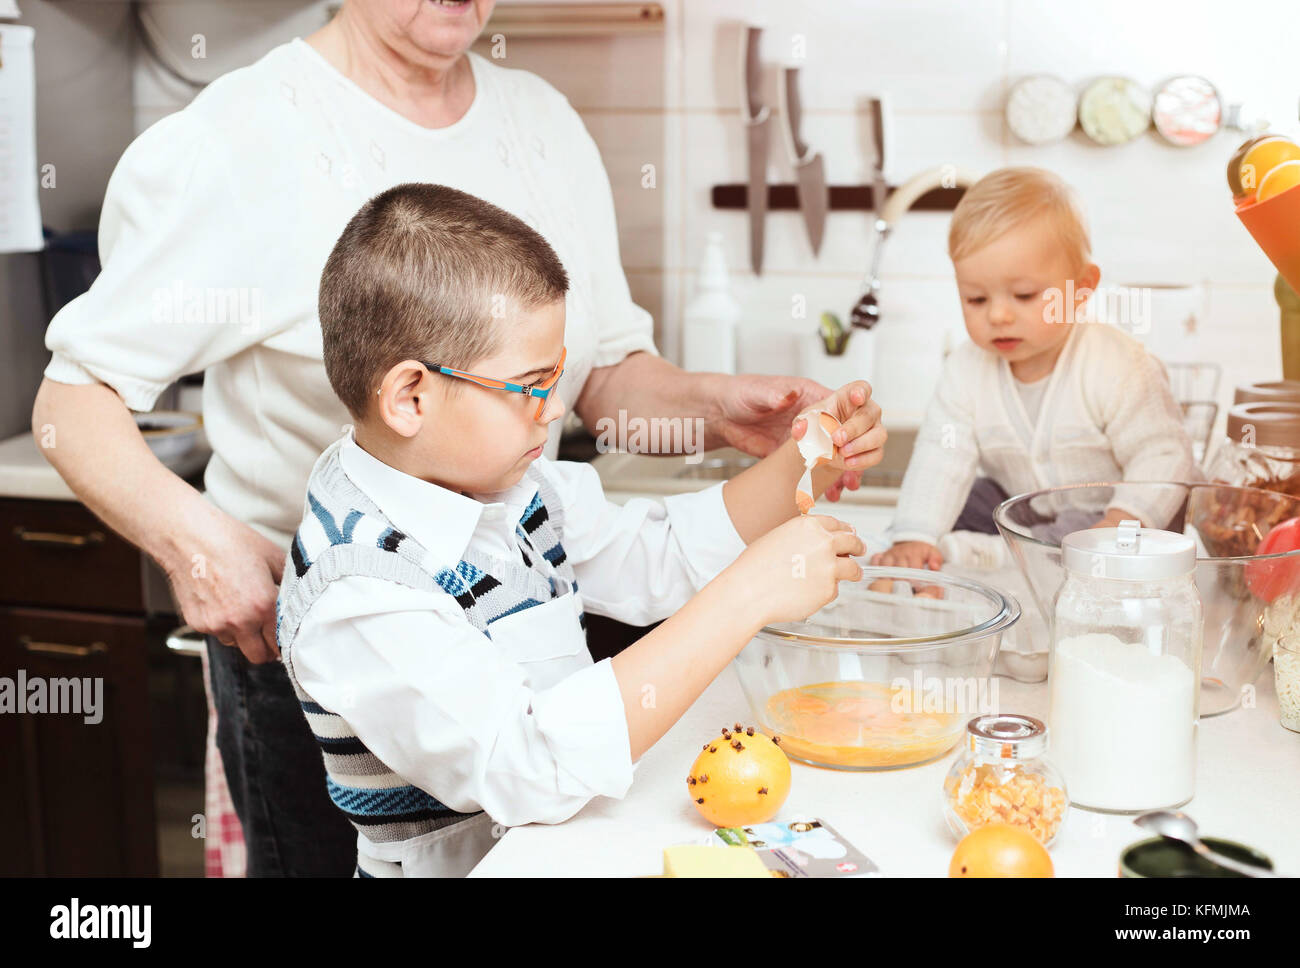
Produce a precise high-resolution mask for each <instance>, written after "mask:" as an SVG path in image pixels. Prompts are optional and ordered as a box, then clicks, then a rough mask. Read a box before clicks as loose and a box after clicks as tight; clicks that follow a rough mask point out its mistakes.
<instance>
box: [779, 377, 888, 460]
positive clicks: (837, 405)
mask: <svg viewBox="0 0 1300 968" xmlns="http://www.w3.org/2000/svg"><path fill="white" fill-rule="evenodd" d="M813 406H814V407H815V408H816V409H818V410H825V411H827V412H828V413H831V414H833V415H834V416H835V419H836V420H838V421H839V422H840V425H841V426H840V428H839V430H837V431H835V435H834V436H833V437H832V438H831V443H833V444H834V445H835V446H836V447H837V448H839V452H840V456H841V457H842V458H843V461H844V463H843V466H844V467H846V468H847V469H848V470H850V471H862V470H865V469H866V468H868V467H874V466H875V465H876V464H879V463H880V461H881V460H882V459H883V458H884V456H885V451H884V447H885V440H886V438H887V437H888V436H889V434H888V433H887V432H886V431H885V428H884V426H883V425H882V424H881V423H880V415H881V411H880V405H879V404H878V403H876V402H875V401H874V400H872V399H871V387H870V385H868V384H867V382H866V381H865V380H855V381H853V382H852V383H846V384H845V385H844V386H842V387H840V389H838V390H836V391H835V392H834V393H832V394H831V395H830V396H829V397H827V398H826V399H825V400H822V401H821V402H820V403H815V404H813ZM807 432H808V421H807V420H805V419H804V418H802V417H800V418H799V419H797V420H795V422H794V424H793V425H792V426H791V428H790V436H791V437H793V438H794V439H795V440H802V439H803V436H804V434H806V433H807Z"/></svg>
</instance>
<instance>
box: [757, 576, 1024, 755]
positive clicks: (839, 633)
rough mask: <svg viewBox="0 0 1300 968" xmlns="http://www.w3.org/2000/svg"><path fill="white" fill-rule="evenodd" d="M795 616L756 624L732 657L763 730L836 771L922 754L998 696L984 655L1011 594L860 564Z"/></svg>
mask: <svg viewBox="0 0 1300 968" xmlns="http://www.w3.org/2000/svg"><path fill="white" fill-rule="evenodd" d="M862 571H863V577H862V579H861V580H860V581H857V582H841V583H840V592H839V597H837V598H836V599H835V601H833V602H831V603H830V604H828V605H826V606H825V607H824V608H822V609H820V610H819V611H818V612H816V613H815V614H813V615H812V616H810V617H809V618H808V619H807V620H805V621H802V622H783V623H780V624H777V625H769V626H766V627H764V628H763V630H762V631H760V632H759V633H758V635H756V636H755V637H754V638H753V639H752V640H751V641H750V643H749V644H748V645H747V646H745V648H744V649H742V650H741V652H740V654H739V655H738V656H736V658H735V660H734V662H735V667H736V671H737V673H738V674H739V676H740V684H741V687H742V688H743V689H744V690H745V696H746V697H747V698H748V700H749V704H750V706H751V707H752V709H753V713H754V718H755V719H756V720H757V721H758V722H759V724H760V725H761V726H762V729H763V731H764V732H767V733H769V734H771V735H773V736H776V737H779V738H780V742H781V748H782V749H784V750H785V751H786V753H787V754H788V755H789V756H791V757H792V758H793V759H797V760H802V761H803V762H805V763H812V764H814V765H816V766H828V767H833V768H835V769H841V770H888V769H894V768H896V767H900V766H911V765H913V764H916V763H925V762H928V761H930V760H933V759H936V758H938V757H940V756H943V755H944V754H945V753H947V752H948V751H949V750H950V749H952V748H953V746H954V745H956V743H957V740H958V739H959V738H960V736H961V734H962V730H963V729H964V728H965V726H966V722H967V721H968V720H969V719H970V718H971V716H974V715H976V714H977V713H980V712H986V711H989V710H990V709H992V708H994V707H995V706H996V701H997V696H996V693H995V689H996V684H995V683H993V681H992V680H993V662H994V659H995V658H996V656H997V652H998V644H999V642H1000V640H1001V638H1002V633H1003V632H1005V631H1006V630H1007V629H1008V628H1010V627H1011V626H1012V625H1014V624H1015V622H1016V620H1017V619H1018V618H1019V617H1020V605H1019V604H1018V603H1017V602H1016V601H1015V599H1013V598H1010V597H1008V596H1006V595H1003V594H1002V593H1001V592H998V591H996V590H994V589H992V588H989V587H987V586H986V585H982V584H980V583H979V582H975V581H970V580H967V579H964V578H956V577H953V576H950V575H943V574H940V573H938V572H933V571H919V570H915V569H911V568H863V569H862Z"/></svg>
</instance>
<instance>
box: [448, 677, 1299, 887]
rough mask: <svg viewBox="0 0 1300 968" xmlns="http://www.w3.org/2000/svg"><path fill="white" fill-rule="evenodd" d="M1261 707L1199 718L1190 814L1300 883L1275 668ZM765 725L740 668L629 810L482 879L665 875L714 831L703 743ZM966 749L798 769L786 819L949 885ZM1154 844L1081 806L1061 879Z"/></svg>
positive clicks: (589, 818) (1111, 871)
mask: <svg viewBox="0 0 1300 968" xmlns="http://www.w3.org/2000/svg"><path fill="white" fill-rule="evenodd" d="M997 683H998V690H999V699H1000V707H1001V709H1002V710H1003V711H1005V712H1021V713H1028V714H1030V715H1035V716H1039V717H1043V716H1044V715H1045V713H1046V711H1047V704H1048V694H1047V684H1046V683H1045V682H1044V683H1037V684H1034V685H1026V684H1023V683H1018V682H1014V681H1012V680H1010V679H1006V678H999V679H998V680H997ZM1255 688H1256V705H1255V707H1254V708H1238V709H1237V710H1235V711H1233V712H1230V713H1226V714H1224V715H1221V716H1215V717H1212V718H1210V719H1205V720H1202V721H1201V726H1200V745H1199V751H1198V770H1197V793H1196V796H1195V798H1194V799H1193V800H1192V801H1191V803H1189V804H1188V805H1187V806H1185V807H1184V808H1183V809H1184V810H1185V811H1186V812H1187V813H1188V814H1189V815H1190V816H1192V817H1193V818H1194V819H1195V820H1196V821H1197V823H1199V824H1200V828H1201V833H1202V834H1203V835H1208V836H1217V837H1226V838H1229V839H1232V840H1239V841H1241V842H1242V843H1245V844H1249V845H1250V846H1252V847H1255V848H1257V849H1258V850H1261V851H1263V852H1264V853H1265V854H1267V855H1269V857H1271V858H1272V860H1273V863H1274V866H1275V867H1276V868H1277V869H1278V870H1280V871H1285V872H1294V873H1300V819H1297V814H1296V806H1297V804H1300V733H1293V732H1290V731H1288V730H1286V729H1284V728H1283V727H1282V726H1281V725H1280V724H1279V723H1278V711H1277V699H1276V696H1275V694H1274V689H1273V669H1272V666H1271V665H1270V666H1268V667H1267V668H1266V669H1265V671H1264V674H1263V675H1261V676H1260V678H1259V680H1258V681H1257V682H1256V684H1255ZM737 721H740V722H742V723H751V722H753V717H752V715H751V713H750V711H749V706H748V704H747V703H746V701H745V698H744V694H743V693H742V692H741V689H740V682H739V680H738V679H737V678H736V673H735V671H734V669H733V668H732V667H731V666H728V667H727V669H726V670H724V671H723V673H722V674H721V675H720V676H719V677H718V678H717V679H716V680H714V682H713V684H712V685H711V686H710V687H709V688H708V689H707V690H706V691H705V692H704V694H703V695H702V696H701V697H700V698H699V699H698V700H697V701H696V702H695V704H694V705H693V706H691V708H690V709H689V710H687V712H686V714H685V715H684V716H683V717H682V719H681V720H680V721H679V722H678V723H677V725H676V726H674V727H673V728H672V729H671V730H670V731H669V732H668V734H667V735H666V736H664V737H663V738H662V739H661V740H660V741H659V742H658V743H657V744H656V745H655V746H654V747H653V748H652V749H651V750H650V751H649V752H648V753H647V754H646V755H645V756H644V757H642V759H641V761H640V763H639V764H638V766H637V770H636V779H635V781H634V783H633V785H632V789H631V790H630V791H629V792H628V795H627V796H626V797H625V798H624V799H622V800H611V799H608V798H606V797H598V798H597V799H595V800H593V801H592V802H591V803H589V804H588V805H587V806H586V807H585V808H584V809H583V810H582V811H580V812H579V813H578V814H577V815H576V816H574V817H573V818H571V819H570V820H568V821H566V822H565V823H562V824H555V825H543V824H529V825H527V826H523V827H515V828H512V829H510V830H508V831H507V832H506V833H505V835H504V836H503V837H502V839H501V842H500V843H499V844H497V846H496V847H494V848H493V849H492V851H491V852H490V853H489V854H488V856H487V857H485V858H484V859H483V861H482V862H480V863H479V865H478V866H477V867H476V868H475V869H474V870H473V872H472V873H471V875H470V876H472V877H493V876H536V877H555V876H597V877H604V876H613V877H618V876H633V875H647V874H660V873H662V871H663V848H664V847H666V846H669V845H671V844H681V843H701V842H703V839H704V838H707V837H708V835H709V833H710V831H711V827H710V825H709V824H708V823H707V822H706V821H705V820H704V819H703V818H702V817H701V816H700V815H699V814H698V813H697V812H696V810H695V806H694V805H693V804H692V803H691V802H690V799H689V797H688V796H687V792H686V774H687V773H688V772H689V771H690V767H691V764H692V763H693V762H694V761H695V757H696V755H697V754H698V753H699V750H700V746H701V744H702V743H703V742H704V741H705V740H707V739H709V738H710V737H712V736H716V735H717V734H718V732H719V730H720V729H721V727H722V726H723V725H727V726H730V725H731V724H732V723H734V722H737ZM955 756H956V752H955V751H954V752H953V753H951V754H949V755H948V756H945V757H944V758H943V759H941V760H939V761H938V762H935V763H930V764H927V765H924V766H916V767H910V768H908V769H901V770H891V771H886V772H878V773H851V772H845V771H838V770H828V769H821V768H818V767H813V766H807V765H804V764H802V763H797V762H794V761H791V766H792V768H793V782H792V785H791V789H790V796H789V798H788V799H787V800H786V802H785V805H784V806H783V807H782V809H781V812H780V814H778V818H780V817H789V816H794V815H796V814H802V815H812V816H816V817H821V818H823V819H825V820H826V821H827V822H828V823H830V824H831V825H832V826H833V827H835V828H836V829H837V830H838V831H839V832H840V833H841V834H842V835H843V836H844V837H846V838H847V839H848V840H850V841H851V842H852V843H853V844H854V845H855V846H857V847H858V848H859V849H860V850H861V851H862V852H863V853H864V854H866V855H867V856H868V857H870V858H871V859H872V860H874V861H875V862H876V863H877V864H878V865H879V867H880V870H881V872H882V873H883V874H885V875H903V876H913V875H921V876H924V875H946V873H947V870H948V861H949V858H950V857H951V855H952V851H953V848H954V846H955V841H954V839H953V837H952V835H951V834H950V833H949V831H948V828H947V826H946V825H945V823H944V819H943V809H942V796H941V792H940V791H941V789H942V783H943V777H944V775H945V774H946V773H947V771H948V768H949V767H950V766H951V764H952V761H953V759H954V758H955ZM1145 836H1146V835H1145V834H1144V833H1143V831H1141V830H1140V829H1138V828H1137V827H1135V826H1133V823H1132V819H1131V818H1129V817H1121V816H1110V815H1103V814H1095V813H1088V812H1085V811H1082V810H1071V811H1070V814H1069V816H1068V818H1067V819H1066V824H1065V828H1064V829H1063V830H1062V831H1061V833H1060V835H1059V837H1058V838H1057V841H1056V843H1055V844H1053V846H1052V860H1053V862H1054V863H1055V865H1056V872H1057V874H1058V875H1065V876H1103V877H1113V876H1115V874H1116V871H1117V868H1118V861H1119V855H1120V851H1121V850H1122V849H1123V848H1124V847H1125V846H1127V845H1128V844H1130V843H1133V842H1135V841H1137V840H1141V839H1143V838H1144V837H1145Z"/></svg>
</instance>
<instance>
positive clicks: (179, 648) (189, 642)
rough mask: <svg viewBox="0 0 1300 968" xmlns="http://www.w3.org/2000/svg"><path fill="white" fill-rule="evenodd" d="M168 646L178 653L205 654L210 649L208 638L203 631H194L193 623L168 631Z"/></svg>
mask: <svg viewBox="0 0 1300 968" xmlns="http://www.w3.org/2000/svg"><path fill="white" fill-rule="evenodd" d="M167 648H169V649H171V651H173V652H175V653H176V654H177V655H194V656H198V655H203V653H204V652H206V651H207V649H208V640H207V637H206V636H204V634H203V633H202V632H196V631H194V627H193V626H191V625H182V626H181V627H180V628H175V629H172V630H171V631H170V632H169V633H167Z"/></svg>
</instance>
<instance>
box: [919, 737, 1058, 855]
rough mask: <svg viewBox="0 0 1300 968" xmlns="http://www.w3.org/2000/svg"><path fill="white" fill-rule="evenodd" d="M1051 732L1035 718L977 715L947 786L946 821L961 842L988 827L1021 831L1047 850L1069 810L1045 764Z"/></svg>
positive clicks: (1053, 769) (1054, 774) (1052, 769)
mask: <svg viewBox="0 0 1300 968" xmlns="http://www.w3.org/2000/svg"><path fill="white" fill-rule="evenodd" d="M1046 753H1047V727H1046V726H1045V725H1043V723H1042V721H1041V720H1038V719H1035V718H1034V717H1032V716H1020V715H1013V714H1007V715H990V716H976V717H975V718H974V719H972V720H971V721H970V722H969V723H967V724H966V737H965V746H964V749H963V751H962V753H961V754H960V755H959V756H958V757H957V761H956V762H955V763H953V765H952V769H951V770H949V771H948V775H947V777H945V778H944V781H943V806H944V810H943V812H944V817H945V819H946V820H947V821H948V826H949V828H951V830H952V832H953V833H954V834H955V835H956V836H957V837H959V838H960V837H964V836H966V834H968V833H970V832H971V831H972V830H974V829H975V828H976V827H982V826H984V825H985V824H988V823H1008V824H1011V825H1013V826H1016V827H1022V828H1023V829H1025V830H1026V831H1028V832H1029V833H1031V834H1033V836H1034V837H1036V838H1037V839H1038V840H1039V842H1040V843H1042V844H1043V845H1044V846H1047V845H1049V844H1051V843H1052V841H1054V840H1055V839H1056V834H1057V832H1058V831H1059V830H1060V829H1061V824H1062V823H1063V822H1064V820H1065V814H1066V811H1067V810H1068V809H1069V802H1070V801H1069V797H1068V796H1067V795H1066V792H1065V781H1064V780H1063V779H1062V778H1061V774H1060V773H1059V772H1057V769H1056V767H1055V766H1053V765H1052V763H1051V761H1050V760H1048V759H1047V756H1046Z"/></svg>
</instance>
